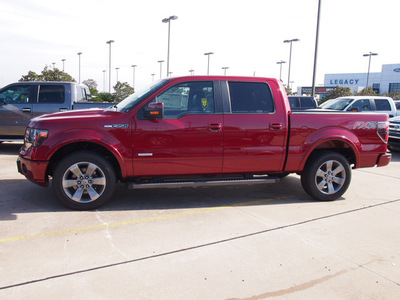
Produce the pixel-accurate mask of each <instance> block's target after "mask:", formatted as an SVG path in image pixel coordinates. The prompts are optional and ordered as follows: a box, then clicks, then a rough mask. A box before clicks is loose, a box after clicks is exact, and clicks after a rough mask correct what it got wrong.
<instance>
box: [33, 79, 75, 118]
mask: <svg viewBox="0 0 400 300" xmlns="http://www.w3.org/2000/svg"><path fill="white" fill-rule="evenodd" d="M70 93H71V92H70V91H69V90H66V87H65V86H64V85H62V84H40V85H39V86H37V97H36V99H35V100H36V101H35V103H34V104H33V118H34V117H38V116H40V115H43V114H49V113H53V112H58V111H66V110H69V109H70V106H71V104H70V103H67V102H66V99H70V97H71V95H70ZM68 94H69V95H68Z"/></svg>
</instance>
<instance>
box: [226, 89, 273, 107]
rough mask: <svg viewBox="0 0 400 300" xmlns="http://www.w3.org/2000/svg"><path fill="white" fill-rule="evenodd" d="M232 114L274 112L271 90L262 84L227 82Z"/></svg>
mask: <svg viewBox="0 0 400 300" xmlns="http://www.w3.org/2000/svg"><path fill="white" fill-rule="evenodd" d="M229 92H230V96H231V106H232V113H270V112H273V111H274V102H273V98H272V94H271V90H270V88H269V86H268V85H267V84H266V83H262V82H229Z"/></svg>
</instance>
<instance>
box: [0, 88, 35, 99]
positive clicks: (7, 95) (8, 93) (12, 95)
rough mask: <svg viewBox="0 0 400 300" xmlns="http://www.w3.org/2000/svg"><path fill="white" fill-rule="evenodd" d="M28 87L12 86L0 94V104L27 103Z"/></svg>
mask: <svg viewBox="0 0 400 300" xmlns="http://www.w3.org/2000/svg"><path fill="white" fill-rule="evenodd" d="M29 92H30V87H29V86H26V85H22V86H12V87H9V88H8V89H6V90H4V91H2V92H1V93H0V102H1V103H4V104H16V103H28V102H29Z"/></svg>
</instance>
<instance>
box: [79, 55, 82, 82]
mask: <svg viewBox="0 0 400 300" xmlns="http://www.w3.org/2000/svg"><path fill="white" fill-rule="evenodd" d="M81 55H82V52H78V56H79V83H81Z"/></svg>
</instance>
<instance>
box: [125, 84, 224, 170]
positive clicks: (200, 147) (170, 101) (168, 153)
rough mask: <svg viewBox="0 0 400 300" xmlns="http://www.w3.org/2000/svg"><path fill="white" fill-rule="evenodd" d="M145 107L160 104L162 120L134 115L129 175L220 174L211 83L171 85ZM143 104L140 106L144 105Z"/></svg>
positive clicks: (217, 117)
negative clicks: (131, 166) (162, 108)
mask: <svg viewBox="0 0 400 300" xmlns="http://www.w3.org/2000/svg"><path fill="white" fill-rule="evenodd" d="M150 102H162V103H164V118H162V119H158V120H147V119H145V118H144V117H143V109H142V110H139V112H138V114H137V116H135V123H136V124H135V128H134V129H133V137H132V141H133V159H134V162H133V169H134V175H135V176H162V175H191V174H220V173H221V172H222V152H223V151H222V149H223V131H222V125H223V124H222V121H223V116H222V114H221V113H216V111H215V97H214V85H213V82H212V81H201V82H200V81H193V82H184V83H179V84H176V85H174V86H172V87H170V88H169V89H167V90H166V91H164V92H162V93H161V94H159V95H158V96H157V97H156V98H154V99H152V100H151V101H149V103H150ZM147 105H148V103H147V104H146V105H145V106H147Z"/></svg>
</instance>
